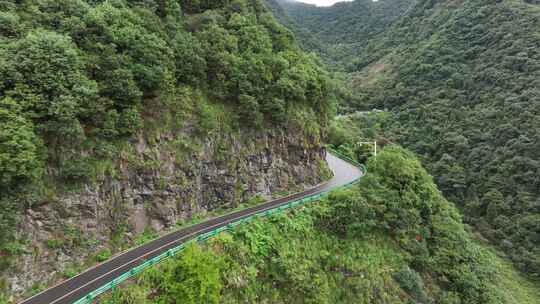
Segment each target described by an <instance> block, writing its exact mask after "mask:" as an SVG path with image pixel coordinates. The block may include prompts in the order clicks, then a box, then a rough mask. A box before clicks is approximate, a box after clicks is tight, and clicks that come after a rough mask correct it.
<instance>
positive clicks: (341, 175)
mask: <svg viewBox="0 0 540 304" xmlns="http://www.w3.org/2000/svg"><path fill="white" fill-rule="evenodd" d="M326 160H327V162H328V166H329V167H330V169H331V170H332V171H333V173H334V177H333V178H332V179H331V180H330V181H328V182H326V183H324V184H321V185H319V186H317V187H315V188H312V189H309V190H306V191H303V192H300V193H296V194H293V195H290V196H287V197H283V198H280V199H276V200H273V201H269V202H266V203H264V204H261V205H258V206H255V207H251V208H247V209H244V210H240V211H237V212H234V213H230V214H226V215H223V216H220V217H216V218H212V219H209V220H207V221H205V222H202V223H199V224H196V225H193V226H189V227H186V228H184V229H180V230H177V231H174V232H171V233H169V234H167V235H164V236H162V237H160V238H158V239H156V240H153V241H151V242H149V243H146V244H144V245H142V246H140V247H137V248H134V249H132V250H129V251H126V252H123V253H122V254H120V255H118V256H115V257H113V258H111V259H109V260H108V261H106V262H104V263H102V264H99V265H97V266H95V267H92V268H90V269H88V270H86V271H85V272H83V273H81V274H79V275H77V276H75V277H73V278H71V279H69V280H66V281H63V282H61V283H59V284H58V285H55V286H53V287H51V288H49V289H46V290H44V291H43V292H41V293H39V294H37V295H35V296H33V297H31V298H29V299H26V300H24V301H22V302H20V304H72V303H74V302H75V301H77V300H78V299H80V298H82V297H84V296H86V295H87V294H88V293H89V292H91V291H93V290H96V289H97V288H99V287H100V286H102V285H104V284H106V283H108V282H110V281H112V280H113V279H114V278H116V277H119V276H120V275H121V274H123V273H125V272H127V271H129V270H130V269H132V268H133V267H136V266H138V265H139V264H142V263H143V262H144V261H145V260H147V259H149V258H152V257H155V256H158V255H159V254H161V253H163V252H165V251H166V250H168V249H171V248H174V247H176V246H178V245H179V244H181V243H183V242H185V241H187V240H189V239H192V238H194V237H195V236H198V235H200V234H203V233H206V232H209V231H212V230H214V229H216V228H219V227H222V226H225V225H227V224H229V223H232V222H236V221H238V220H240V219H243V218H246V217H249V216H251V215H253V214H256V213H259V212H261V211H264V210H268V209H273V208H276V207H278V206H281V205H285V204H287V203H288V202H291V201H294V200H298V199H301V198H304V197H306V196H310V195H313V194H318V193H320V192H324V191H327V190H330V189H333V188H336V187H339V186H342V185H345V184H348V183H350V182H352V181H354V180H356V179H358V178H360V177H361V176H362V175H363V173H362V171H361V170H360V169H359V168H357V167H355V166H353V165H351V164H349V163H348V162H346V161H344V160H341V159H339V158H338V157H336V156H334V155H332V154H330V153H327V156H326Z"/></svg>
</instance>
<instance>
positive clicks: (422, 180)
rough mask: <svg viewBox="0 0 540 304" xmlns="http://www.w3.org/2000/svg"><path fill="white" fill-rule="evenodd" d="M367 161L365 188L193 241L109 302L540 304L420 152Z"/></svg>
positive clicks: (390, 152) (396, 151)
mask: <svg viewBox="0 0 540 304" xmlns="http://www.w3.org/2000/svg"><path fill="white" fill-rule="evenodd" d="M368 165H369V168H370V171H369V173H368V175H367V176H366V177H365V178H364V179H363V180H362V181H361V182H360V184H358V185H357V186H355V188H352V189H351V190H346V191H340V192H335V193H333V194H331V195H330V197H328V198H327V199H325V200H323V201H322V202H320V203H319V204H315V205H310V206H306V207H302V208H298V209H293V210H291V211H290V212H289V213H286V214H276V215H274V216H272V217H270V218H268V219H264V220H263V219H259V220H255V221H253V222H251V223H249V224H246V225H243V226H239V227H238V228H237V229H236V230H235V231H234V232H232V233H222V234H221V235H220V236H218V237H217V238H215V239H213V240H211V241H208V243H207V244H206V245H205V246H204V247H203V248H199V247H198V246H192V247H188V249H187V250H186V251H184V252H183V253H182V254H181V255H180V256H179V257H178V258H175V259H173V260H169V261H167V262H165V263H164V264H162V265H160V266H158V267H157V268H153V269H150V270H149V271H147V272H144V273H142V274H141V275H140V276H138V277H137V278H135V281H136V284H131V285H129V286H128V287H127V288H120V289H118V290H117V291H115V292H114V293H113V295H111V296H109V298H108V299H107V301H108V302H106V303H177V302H176V301H180V300H181V301H184V300H185V301H186V302H187V303H198V302H197V300H199V301H200V299H204V300H203V302H204V301H207V302H208V303H268V302H271V303H404V304H405V303H418V302H421V303H453V304H455V303H467V304H474V303H490V304H491V303H526V304H527V303H530V304H532V303H538V301H539V300H540V294H539V293H538V291H537V290H535V289H534V285H531V284H532V283H530V282H528V281H527V280H526V279H525V278H523V277H521V276H520V275H519V274H517V273H515V272H514V271H512V270H510V269H511V268H508V265H506V264H505V262H503V260H502V259H501V258H499V257H497V256H496V255H495V254H493V253H492V252H491V251H490V250H489V249H486V248H485V247H482V246H480V245H479V244H478V243H476V242H475V241H473V239H472V237H471V235H470V234H469V232H467V231H466V229H465V226H464V225H463V224H462V223H461V219H460V216H459V214H458V212H457V210H456V209H455V208H454V207H453V206H452V205H451V204H450V203H449V202H448V201H446V200H445V199H444V198H443V197H442V195H441V193H440V192H439V191H438V190H437V188H436V186H435V184H434V183H433V181H432V178H431V177H430V176H429V175H428V174H427V172H426V171H425V170H424V169H423V168H422V166H421V165H420V163H419V161H418V160H416V158H415V157H414V156H413V155H412V153H411V152H408V151H405V150H404V149H402V148H399V147H397V146H393V145H390V146H388V147H386V148H385V149H384V150H383V151H382V152H381V153H380V154H379V157H378V158H377V159H373V158H371V159H370V160H369V162H368ZM188 274H190V275H188ZM511 281H515V282H516V283H517V282H521V283H523V284H516V283H513V284H512V288H509V286H506V285H505V284H507V283H509V282H511ZM503 291H504V292H503ZM516 301H519V302H516Z"/></svg>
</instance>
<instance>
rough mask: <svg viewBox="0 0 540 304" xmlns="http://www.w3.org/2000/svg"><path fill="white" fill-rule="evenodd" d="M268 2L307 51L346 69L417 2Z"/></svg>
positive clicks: (333, 65) (412, 0) (360, 0)
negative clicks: (316, 3)
mask: <svg viewBox="0 0 540 304" xmlns="http://www.w3.org/2000/svg"><path fill="white" fill-rule="evenodd" d="M267 2H268V3H269V4H270V6H271V7H273V11H274V14H275V15H276V16H278V20H279V21H280V22H282V23H283V24H284V25H285V26H287V27H289V28H290V29H291V30H292V31H293V32H294V33H295V34H296V35H297V37H298V39H299V41H300V42H301V43H302V45H303V46H304V48H305V49H307V50H309V51H315V52H317V53H318V54H319V55H320V56H321V57H322V58H323V59H324V60H325V61H327V62H328V63H329V64H330V66H332V67H334V68H337V69H344V68H346V67H348V66H349V65H350V64H351V61H352V60H353V59H354V57H356V55H357V54H358V53H359V52H361V50H362V49H363V48H364V47H365V45H366V42H367V41H368V40H369V39H372V38H373V37H375V36H377V35H378V34H380V33H383V32H384V31H385V30H386V29H387V28H388V27H389V26H391V25H392V24H393V22H394V21H396V20H397V19H398V18H399V17H401V16H402V15H404V14H406V13H407V11H408V10H409V9H410V8H411V7H412V4H414V2H415V1H414V0H385V1H378V2H374V1H372V0H356V1H353V2H338V3H336V4H335V5H333V6H331V7H318V6H315V5H311V4H305V3H302V2H297V1H291V0H267ZM276 7H277V8H276ZM284 20H285V22H283V21H284Z"/></svg>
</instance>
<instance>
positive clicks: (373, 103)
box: [282, 0, 540, 277]
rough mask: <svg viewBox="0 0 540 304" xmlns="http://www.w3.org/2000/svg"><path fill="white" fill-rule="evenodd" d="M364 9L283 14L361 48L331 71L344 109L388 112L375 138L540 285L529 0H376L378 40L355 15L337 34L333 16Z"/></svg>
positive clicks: (537, 21) (536, 84)
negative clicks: (415, 160) (398, 150)
mask: <svg viewBox="0 0 540 304" xmlns="http://www.w3.org/2000/svg"><path fill="white" fill-rule="evenodd" d="M367 2H371V1H367V0H366V1H363V0H357V1H355V2H354V3H352V4H348V5H345V4H343V5H338V6H335V7H333V8H329V9H325V8H314V7H311V8H309V7H306V6H302V7H303V9H301V7H300V4H294V3H291V2H287V4H284V5H283V6H282V7H283V8H284V11H285V13H287V14H288V15H289V16H290V17H291V18H293V17H295V16H297V18H293V19H294V21H296V22H304V24H305V27H304V28H306V29H309V31H311V32H312V33H313V34H314V35H317V37H319V38H320V40H322V41H325V42H326V43H330V44H332V45H336V47H337V46H338V45H339V43H340V41H339V40H333V39H335V38H338V37H340V38H339V39H340V40H342V41H348V39H349V38H350V40H349V42H352V43H354V42H359V43H360V45H361V47H360V48H358V49H351V50H349V51H350V52H349V53H348V54H346V55H345V56H343V58H346V60H347V62H341V63H339V62H338V63H337V64H340V65H342V66H345V67H346V69H347V71H348V72H349V73H350V74H349V79H350V80H349V83H350V84H351V86H352V87H354V89H353V92H352V96H353V97H352V98H349V99H346V104H344V105H343V106H342V110H343V111H356V110H371V109H373V108H379V109H387V110H388V112H389V114H388V115H389V116H390V117H389V118H388V119H387V120H386V121H385V123H383V126H382V128H381V130H382V132H381V133H379V136H384V137H387V138H389V139H390V140H392V141H394V142H397V143H399V144H401V145H403V146H405V147H407V148H408V149H411V150H413V151H415V152H416V153H417V154H419V155H420V157H422V159H423V160H424V161H425V164H426V167H427V168H428V171H429V172H430V173H431V174H432V175H433V176H434V178H435V181H436V183H437V185H438V186H439V188H440V189H441V190H442V191H443V193H444V195H445V197H447V198H448V199H449V200H450V201H452V202H454V203H455V204H456V205H457V206H458V208H459V209H460V210H461V211H462V214H463V216H464V220H465V221H466V222H467V223H469V224H471V225H473V226H474V227H475V228H476V229H477V230H478V231H480V232H481V233H482V235H483V236H484V237H486V238H488V239H489V240H490V241H492V242H493V243H494V244H497V245H498V248H499V249H500V250H502V251H504V252H505V253H506V254H507V256H508V257H509V258H510V259H511V260H512V261H513V262H514V263H515V265H517V266H518V267H519V268H520V269H521V270H523V271H526V272H528V273H530V274H531V275H533V276H536V277H538V276H540V247H539V246H540V239H539V223H540V209H539V208H538V206H539V201H538V197H539V196H540V179H538V176H539V172H540V171H539V170H540V154H539V153H538V151H539V149H540V137H539V135H538V134H539V130H540V129H539V126H540V124H539V115H538V113H540V99H539V98H540V97H539V96H540V89H539V88H540V51H539V50H540V36H539V34H538V30H537V29H538V28H539V27H540V9H539V8H540V7H539V6H538V1H523V0H502V1H490V0H478V1H473V0H465V1H450V0H421V1H416V2H415V5H413V6H410V7H408V8H406V9H405V10H404V7H403V6H402V5H397V3H396V2H397V1H393V0H380V1H378V2H377V3H376V4H375V3H372V4H369V5H371V6H372V7H379V8H383V7H386V8H389V9H390V11H392V10H394V13H392V14H393V15H392V14H390V15H386V16H387V17H384V18H382V19H381V20H386V21H391V22H389V23H386V24H387V25H388V26H387V27H384V26H382V27H380V26H379V27H378V28H379V29H381V30H382V29H384V30H383V31H380V32H378V33H377V34H375V35H369V34H368V33H367V32H366V30H367V31H369V29H370V28H371V27H372V26H375V25H377V22H373V21H372V20H369V18H368V19H365V18H364V19H362V18H363V17H362V16H363V15H362V14H360V12H356V13H351V14H356V15H358V17H359V19H358V20H359V22H360V23H359V24H360V27H355V26H350V27H345V28H346V29H348V30H351V32H347V31H344V30H343V29H342V27H341V26H340V25H342V24H345V25H348V24H349V23H348V21H350V18H349V14H344V13H343V12H341V13H338V12H339V10H340V9H341V8H344V7H347V8H350V10H352V9H353V8H354V7H360V6H363V5H368V4H367ZM399 2H403V3H405V2H406V1H399ZM366 11H369V10H366ZM399 11H401V12H402V13H401V16H400V17H399V18H397V19H393V17H392V16H395V13H397V12H399ZM381 12H383V13H384V10H382V11H381ZM302 20H304V21H302ZM392 20H393V21H392ZM326 24H335V25H337V26H336V27H334V26H325V25H326ZM293 30H294V29H293ZM323 55H324V54H323ZM353 150H354V149H353Z"/></svg>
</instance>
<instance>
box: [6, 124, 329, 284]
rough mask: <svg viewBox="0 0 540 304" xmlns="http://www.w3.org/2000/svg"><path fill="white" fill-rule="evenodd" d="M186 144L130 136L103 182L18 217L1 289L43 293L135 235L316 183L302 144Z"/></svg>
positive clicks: (275, 140)
mask: <svg viewBox="0 0 540 304" xmlns="http://www.w3.org/2000/svg"><path fill="white" fill-rule="evenodd" d="M299 133H301V132H299ZM187 136H188V135H187V134H181V135H178V134H177V135H161V136H160V137H159V138H158V139H157V141H153V142H152V144H151V143H149V141H148V140H147V139H145V137H144V136H142V135H140V136H139V137H138V138H137V139H136V140H133V141H132V142H131V147H130V149H131V152H130V153H126V155H119V156H118V160H117V161H116V163H115V164H114V168H115V169H114V170H113V171H111V173H110V174H106V175H104V177H103V178H101V179H99V180H98V181H96V182H95V183H92V184H85V185H83V186H82V188H80V189H79V190H76V191H70V192H67V193H64V194H61V195H58V197H53V198H51V199H49V200H46V201H43V202H42V203H41V204H40V205H38V206H35V207H33V208H31V209H28V210H27V211H26V212H25V214H24V218H23V219H22V220H21V222H20V225H19V228H18V234H19V237H20V238H22V239H26V240H27V241H26V244H27V245H26V246H25V251H26V252H25V254H22V255H21V256H20V257H19V258H18V260H17V261H16V262H15V265H16V267H15V268H16V270H15V271H14V272H11V271H10V272H9V273H8V274H7V277H6V278H5V279H6V281H7V283H8V286H9V287H8V289H11V290H12V291H13V292H14V293H15V294H20V293H22V292H23V291H25V290H28V289H29V288H32V287H34V288H35V287H36V285H41V286H42V287H43V286H44V285H47V284H50V283H52V281H55V280H58V279H60V278H62V276H65V274H66V272H70V271H71V272H74V271H77V270H80V269H81V268H82V267H81V266H80V265H83V264H84V263H86V265H88V264H89V263H91V261H95V260H96V258H95V256H96V254H97V253H98V252H100V251H101V252H102V251H103V249H105V248H112V251H113V252H114V251H118V250H120V249H122V248H125V247H126V244H133V241H134V240H135V239H136V238H137V236H138V235H140V234H141V233H143V232H144V231H149V230H151V231H155V232H158V233H159V232H164V231H166V230H167V228H172V227H174V226H175V225H176V224H177V223H179V222H183V221H186V220H189V219H191V218H192V217H194V216H200V215H204V214H205V213H207V212H209V211H212V210H215V209H218V208H234V207H236V206H238V204H239V203H240V202H242V201H245V200H248V199H249V198H251V197H253V196H254V195H261V196H263V197H270V196H271V194H272V193H275V192H278V191H287V190H290V189H294V188H304V187H310V186H314V185H316V184H318V183H320V182H321V181H322V177H321V176H324V174H322V173H324V170H325V168H326V167H325V165H324V162H323V159H324V152H323V150H322V147H321V146H320V145H319V144H317V143H315V141H313V142H309V141H306V140H305V139H304V138H303V135H302V134H291V133H286V132H285V131H275V130H273V131H266V132H254V131H242V132H239V134H236V135H221V136H211V137H209V138H208V139H206V140H204V141H202V142H200V143H199V144H195V145H191V144H185V142H189V138H187ZM182 142H183V143H184V144H181V143H182ZM178 146H181V148H178ZM171 147H174V148H173V149H171ZM182 147H183V148H182ZM179 149H180V150H183V152H181V153H180V152H178V151H179ZM321 170H323V171H321ZM89 261H90V262H89ZM77 265H79V266H77ZM70 269H73V270H70Z"/></svg>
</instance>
